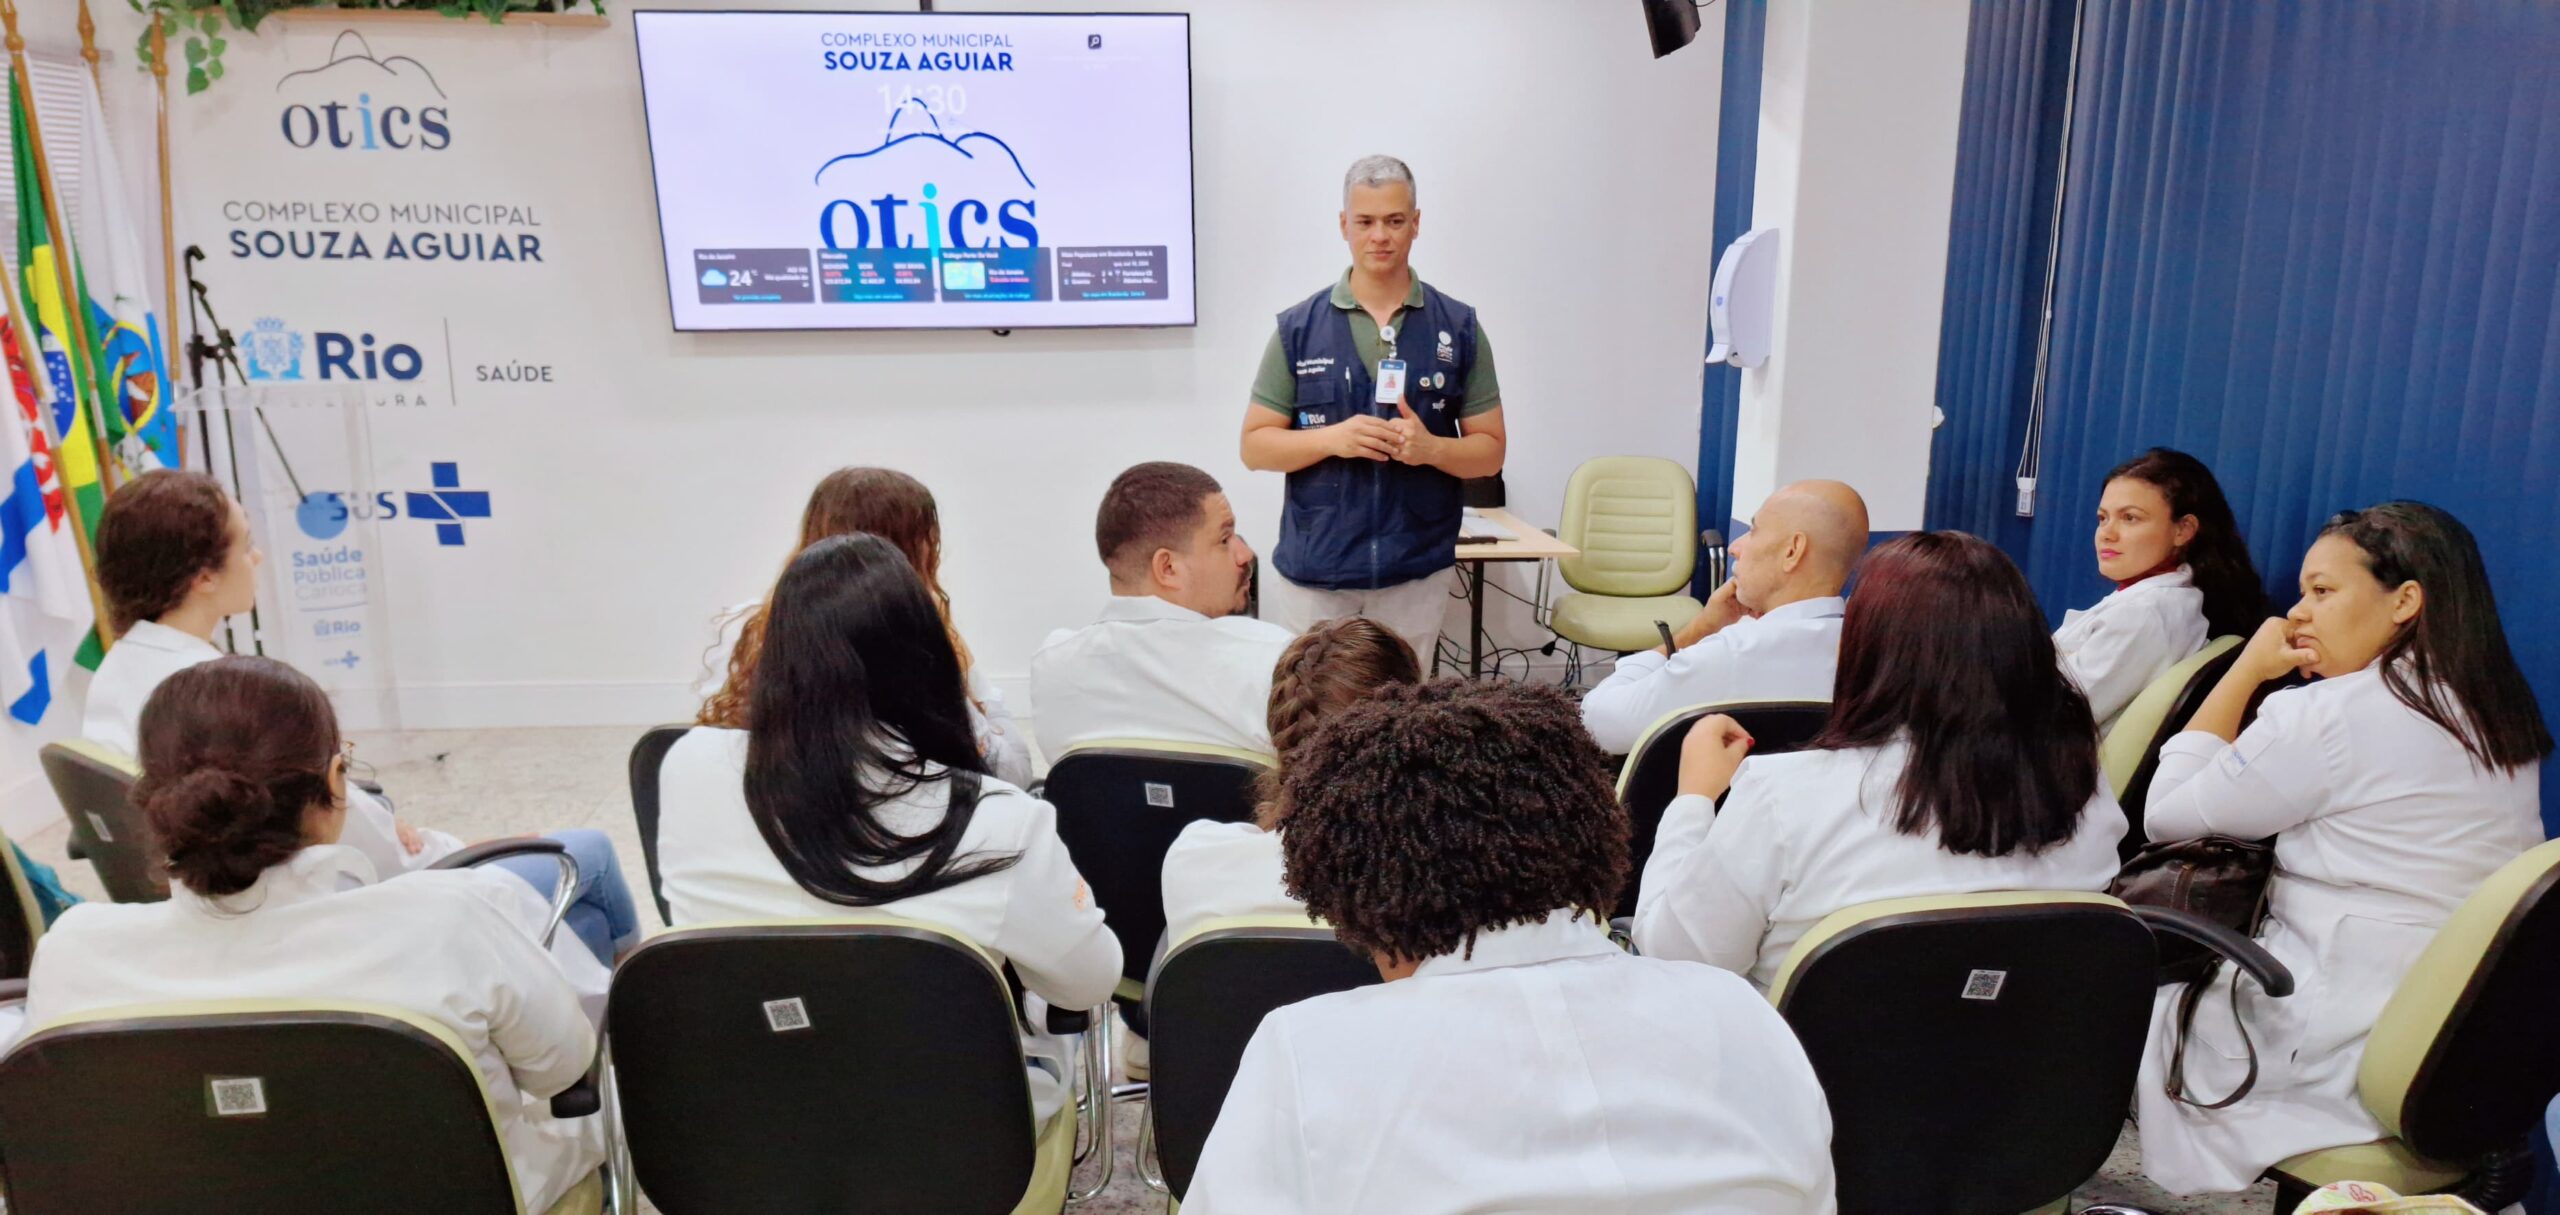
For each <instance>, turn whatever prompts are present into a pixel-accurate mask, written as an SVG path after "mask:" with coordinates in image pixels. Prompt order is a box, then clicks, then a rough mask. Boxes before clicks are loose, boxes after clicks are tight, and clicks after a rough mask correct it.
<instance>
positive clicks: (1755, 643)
mask: <svg viewBox="0 0 2560 1215" xmlns="http://www.w3.org/2000/svg"><path fill="white" fill-rule="evenodd" d="M1866 551H1867V503H1866V499H1864V498H1861V497H1859V496H1858V491H1856V490H1854V489H1851V488H1849V487H1848V486H1846V485H1843V484H1841V483H1839V482H1837V481H1798V482H1796V483H1795V484H1793V485H1790V486H1787V487H1786V488H1784V489H1781V490H1779V491H1778V492H1776V493H1774V494H1771V495H1769V498H1768V500H1767V501H1765V502H1762V503H1761V504H1760V511H1759V513H1758V514H1756V515H1753V516H1752V517H1751V530H1749V531H1747V532H1744V533H1743V534H1742V536H1741V537H1740V538H1739V539H1736V540H1735V541H1734V542H1733V549H1732V552H1731V556H1732V558H1733V572H1732V573H1731V575H1729V576H1728V577H1727V578H1726V579H1725V584H1724V585H1723V586H1720V587H1717V588H1716V593H1715V594H1714V595H1712V596H1710V597H1709V598H1708V599H1707V606H1706V608H1705V610H1703V611H1701V612H1699V613H1698V614H1697V616H1696V617H1695V618H1693V619H1691V620H1690V621H1689V622H1688V623H1687V624H1684V625H1682V626H1680V628H1679V630H1678V631H1677V632H1675V633H1673V634H1672V640H1673V642H1674V643H1676V647H1677V652H1674V651H1673V650H1670V649H1665V648H1663V647H1661V646H1656V647H1654V648H1653V649H1650V650H1647V651H1645V652H1643V653H1641V654H1629V655H1627V656H1626V657H1624V658H1621V659H1619V660H1618V665H1617V669H1616V670H1614V671H1612V672H1610V674H1609V677H1608V678H1607V679H1605V680H1602V681H1601V682H1600V686H1598V687H1595V688H1593V689H1591V692H1590V694H1589V695H1587V696H1585V697H1583V700H1582V721H1583V724H1584V725H1585V726H1587V727H1589V728H1590V730H1591V737H1592V738H1594V739H1596V740H1598V741H1599V743H1600V746H1601V749H1603V750H1605V751H1607V752H1609V753H1610V754H1612V755H1625V754H1627V753H1628V752H1630V751H1633V750H1634V749H1635V746H1636V743H1637V742H1639V741H1641V740H1642V739H1643V737H1644V732H1645V730H1646V729H1647V728H1648V727H1650V726H1652V725H1653V723H1655V722H1656V721H1659V720H1661V719H1662V717H1663V716H1664V715H1665V714H1668V713H1671V712H1673V711H1675V710H1679V709H1685V708H1688V707H1689V706H1691V705H1700V704H1710V703H1713V702H1716V701H1732V700H1829V699H1831V676H1832V672H1833V669H1834V668H1836V667H1837V666H1838V665H1839V663H1840V615H1841V613H1842V611H1844V610H1845V609H1846V608H1847V607H1848V601H1847V600H1845V599H1842V598H1841V597H1840V587H1841V585H1842V584H1843V583H1846V582H1847V581H1848V580H1849V567H1850V566H1852V565H1854V564H1856V563H1857V560H1858V557H1859V555H1860V554H1862V553H1864V552H1866Z"/></svg>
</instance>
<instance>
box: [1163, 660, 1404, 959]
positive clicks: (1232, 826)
mask: <svg viewBox="0 0 2560 1215" xmlns="http://www.w3.org/2000/svg"><path fill="white" fill-rule="evenodd" d="M1421 681H1422V670H1421V663H1420V661H1419V660H1417V659H1416V658H1415V657H1414V653H1413V647H1412V646H1410V645H1407V644H1406V643H1405V640H1404V638H1402V637H1399V636H1397V635H1396V634H1394V633H1393V632H1390V631H1389V630H1388V629H1387V626H1385V625H1383V624H1379V623H1378V622H1377V621H1374V620H1371V619H1369V618H1367V617H1365V616H1345V617H1343V618H1342V619H1339V620H1328V621H1326V622H1324V623H1323V624H1319V625H1317V626H1316V627H1314V628H1312V629H1309V630H1307V631H1306V632H1304V633H1302V634H1300V635H1299V636H1298V638H1297V640H1295V641H1292V642H1290V643H1289V648H1288V649H1286V650H1283V651H1281V652H1280V665H1279V667H1278V668H1277V669H1275V670H1274V671H1273V672H1272V675H1271V744H1272V746H1273V748H1274V749H1275V752H1276V753H1277V754H1278V756H1279V760H1280V762H1279V765H1278V766H1277V767H1274V768H1273V769H1272V770H1270V771H1269V772H1266V773H1264V774H1263V778H1262V789H1261V800H1262V804H1261V805H1260V806H1259V807H1258V808H1257V809H1256V813H1255V815H1254V821H1252V822H1249V823H1220V822H1212V821H1210V820H1208V819H1201V820H1200V821H1198V822H1195V823H1192V824H1191V825H1190V826H1187V827H1184V828H1183V829H1182V834H1180V835H1178V836H1175V837H1174V840H1173V846H1172V847H1171V848H1169V849H1166V851H1165V854H1164V923H1165V940H1166V942H1167V943H1169V944H1170V943H1177V942H1180V941H1181V940H1182V939H1183V938H1184V937H1187V936H1190V935H1191V934H1192V933H1193V932H1195V931H1197V930H1198V929H1199V927H1200V925H1202V924H1203V923H1206V922H1207V921H1210V920H1216V919H1224V918H1227V917H1230V916H1257V915H1296V914H1300V913H1303V912H1304V911H1305V910H1306V904H1304V903H1301V902H1299V901H1298V900H1296V899H1294V898H1291V897H1290V896H1289V892H1288V890H1287V889H1286V888H1285V885H1284V883H1283V882H1282V881H1281V880H1280V833H1281V832H1282V831H1284V830H1286V829H1287V827H1286V824H1285V823H1284V822H1283V820H1282V817H1281V813H1280V807H1281V804H1282V803H1281V801H1280V797H1279V794H1280V779H1281V775H1282V774H1283V773H1285V772H1287V771H1288V770H1289V764H1290V761H1291V760H1292V759H1293V758H1294V757H1295V756H1296V755H1297V754H1298V752H1299V750H1300V747H1301V744H1303V743H1305V742H1306V740H1307V738H1308V736H1309V735H1312V734H1314V733H1315V730H1316V727H1317V726H1319V725H1322V724H1324V722H1325V721H1326V720H1328V719H1330V718H1331V717H1332V716H1333V715H1334V714H1336V713H1339V712H1341V711H1342V710H1344V709H1347V708H1349V707H1351V706H1352V705H1355V704H1358V703H1360V702H1361V701H1362V700H1364V699H1366V698H1367V697H1368V695H1369V694H1370V693H1371V692H1374V691H1377V690H1378V689H1379V688H1382V687H1386V686H1388V685H1390V684H1413V683H1419V682H1421Z"/></svg>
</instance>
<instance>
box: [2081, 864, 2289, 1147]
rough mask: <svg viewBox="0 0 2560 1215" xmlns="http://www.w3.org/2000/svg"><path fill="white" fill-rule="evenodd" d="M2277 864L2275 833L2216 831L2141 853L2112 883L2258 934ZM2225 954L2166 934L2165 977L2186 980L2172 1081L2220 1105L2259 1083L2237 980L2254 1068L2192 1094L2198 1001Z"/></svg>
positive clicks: (2234, 1012)
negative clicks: (2227, 1087) (2213, 1092)
mask: <svg viewBox="0 0 2560 1215" xmlns="http://www.w3.org/2000/svg"><path fill="white" fill-rule="evenodd" d="M2275 868H2276V852H2275V841H2274V840H2271V839H2267V840H2244V839H2238V838H2235V837H2232V836H2227V835H2208V836H2202V837H2200V838H2197V839H2191V840H2173V841H2170V842H2168V843H2160V844H2152V845H2149V846H2147V847H2145V848H2144V849H2143V850H2142V851H2140V852H2137V853H2135V854H2134V857H2133V859H2132V860H2131V861H2128V862H2126V863H2125V866H2124V868H2123V870H2121V871H2120V872H2118V873H2117V874H2116V880H2115V881H2114V882H2113V883H2111V884H2109V886H2108V887H2107V890H2108V893H2110V894H2113V895H2115V896H2116V897H2117V898H2119V899H2122V900H2124V901H2125V902H2127V903H2134V904H2140V905H2143V906H2150V907H2169V908H2174V909H2176V910H2179V911H2184V912H2187V913H2189V914H2191V915H2197V916H2202V917H2204V918H2205V919H2209V920H2212V921H2213V922H2215V923H2217V924H2221V925H2223V926H2224V927H2226V928H2229V929H2231V930H2233V931H2235V932H2238V933H2239V934H2240V935H2242V936H2248V937H2254V936H2256V935H2258V928H2259V926H2260V925H2262V924H2264V923H2265V922H2266V918H2267V891H2268V888H2269V887H2270V886H2271V885H2272V884H2273V879H2274V877H2275ZM2221 965H2222V958H2221V955H2219V954H2216V953H2214V952H2213V951H2212V950H2210V949H2207V948H2205V947H2204V946H2202V945H2198V944H2195V943H2193V942H2190V941H2186V940H2183V939H2179V938H2174V937H2165V936H2164V937H2162V938H2160V985H2161V986H2163V987H2166V986H2169V985H2171V984H2174V983H2183V984H2185V985H2186V990H2185V991H2184V992H2182V993H2180V994H2179V996H2178V1013H2177V1035H2178V1036H2177V1040H2176V1042H2175V1043H2174V1044H2173V1045H2172V1047H2171V1050H2170V1053H2169V1074H2168V1077H2167V1082H2166V1085H2165V1087H2166V1088H2167V1090H2168V1093H2169V1097H2170V1099H2172V1100H2175V1101H2180V1102H2184V1103H2186V1104H2188V1105H2193V1106H2196V1107H2198V1108H2200V1109H2209V1110H2218V1109H2222V1108H2224V1107H2226V1106H2229V1105H2231V1104H2233V1103H2235V1102H2237V1101H2239V1100H2240V1099H2241V1098H2243V1097H2246V1096H2248V1095H2249V1090H2250V1089H2252V1088H2255V1087H2257V1083H2258V1046H2257V1043H2255V1042H2252V1041H2250V1040H2249V1024H2248V1022H2247V1021H2246V1020H2244V1019H2242V1018H2241V1016H2240V985H2239V984H2238V982H2236V981H2235V982H2234V983H2233V984H2232V985H2231V1019H2232V1022H2233V1024H2235V1025H2237V1026H2238V1027H2239V1030H2240V1041H2241V1043H2242V1044H2243V1045H2245V1046H2246V1047H2248V1050H2249V1073H2248V1075H2247V1076H2246V1077H2245V1078H2243V1079H2242V1080H2241V1082H2240V1086H2239V1087H2238V1088H2235V1089H2233V1090H2231V1093H2230V1095H2228V1096H2225V1097H2223V1098H2222V1099H2221V1100H2218V1101H2212V1102H2205V1101H2199V1100H2196V1099H2195V1098H2193V1097H2190V1096H2188V1095H2187V1091H2186V1059H2187V1038H2188V1037H2189V1035H2190V1034H2191V1033H2192V1032H2193V1030H2194V1028H2195V1019H2196V1005H2197V1004H2198V1003H2200V1002H2201V1001H2202V1000H2203V999H2204V993H2205V989H2206V988H2207V987H2208V986H2209V985H2210V984H2211V982H2212V980H2213V976H2214V972H2215V971H2216V970H2218V969H2219V968H2220V967H2221Z"/></svg>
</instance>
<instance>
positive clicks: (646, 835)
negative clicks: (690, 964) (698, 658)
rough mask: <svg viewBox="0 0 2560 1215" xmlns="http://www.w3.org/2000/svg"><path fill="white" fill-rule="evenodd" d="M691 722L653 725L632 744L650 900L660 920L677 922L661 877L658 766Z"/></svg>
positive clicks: (635, 811)
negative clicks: (656, 909)
mask: <svg viewBox="0 0 2560 1215" xmlns="http://www.w3.org/2000/svg"><path fill="white" fill-rule="evenodd" d="M692 728H693V727H692V726H689V725H679V726H652V727H650V729H649V732H648V733H646V734H643V735H641V736H640V741H638V742H636V743H633V744H632V745H631V765H630V772H631V817H632V820H633V821H634V822H636V823H637V824H638V825H639V828H640V862H641V864H642V865H644V866H645V867H647V869H648V870H649V901H650V902H653V903H656V904H657V905H658V922H659V923H661V924H673V923H675V922H676V918H675V914H674V913H673V912H671V911H669V910H667V893H666V884H665V883H664V882H662V881H660V880H659V878H658V767H659V765H660V764H663V763H665V762H666V758H667V749H668V748H670V747H673V746H675V745H676V740H677V739H679V738H682V737H684V735H685V731H687V730H690V729H692Z"/></svg>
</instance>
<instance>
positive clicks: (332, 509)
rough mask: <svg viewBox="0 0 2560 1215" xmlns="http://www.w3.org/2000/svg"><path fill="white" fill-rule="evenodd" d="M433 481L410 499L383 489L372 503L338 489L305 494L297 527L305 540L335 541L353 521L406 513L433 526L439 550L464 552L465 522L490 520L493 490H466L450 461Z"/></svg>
mask: <svg viewBox="0 0 2560 1215" xmlns="http://www.w3.org/2000/svg"><path fill="white" fill-rule="evenodd" d="M427 481H428V488H426V489H413V490H410V491H408V492H407V493H406V494H405V495H404V494H395V493H393V492H392V491H390V490H383V491H382V492H380V493H377V494H375V495H373V499H372V500H371V501H366V500H365V499H364V498H363V497H361V496H354V497H350V496H349V495H347V494H342V493H337V492H335V491H332V490H319V491H315V492H313V493H309V494H305V495H303V498H302V505H301V506H300V507H299V508H298V509H296V510H295V511H294V522H295V523H297V524H299V525H300V526H301V528H302V534H303V535H306V536H309V537H311V538H312V539H314V540H335V539H337V538H338V537H339V536H340V535H342V534H344V533H345V532H346V530H347V521H348V520H350V519H376V520H382V519H397V518H400V517H401V516H402V515H403V514H404V513H405V514H406V515H407V516H408V517H409V518H412V519H417V520H421V521H424V522H428V523H433V524H434V525H435V529H436V543H437V545H439V546H441V547H446V548H455V547H460V546H461V545H462V544H463V542H464V539H465V537H464V533H463V523H464V521H465V520H469V519H486V518H488V517H489V491H487V490H483V489H464V488H462V465H461V464H460V463H458V462H454V461H449V460H448V461H438V462H435V463H432V464H429V465H428V466H427ZM404 498H405V499H406V502H405V510H404V503H403V499H404Z"/></svg>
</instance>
